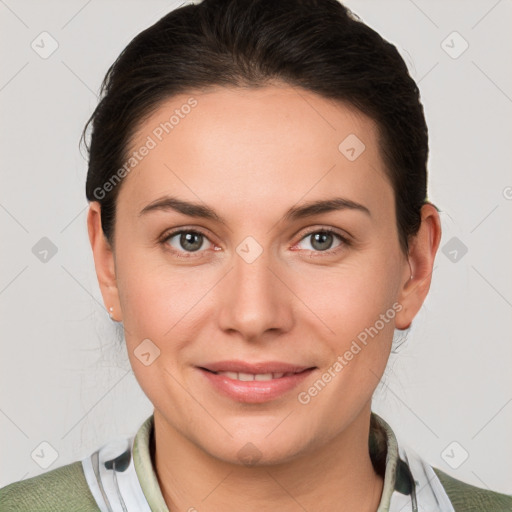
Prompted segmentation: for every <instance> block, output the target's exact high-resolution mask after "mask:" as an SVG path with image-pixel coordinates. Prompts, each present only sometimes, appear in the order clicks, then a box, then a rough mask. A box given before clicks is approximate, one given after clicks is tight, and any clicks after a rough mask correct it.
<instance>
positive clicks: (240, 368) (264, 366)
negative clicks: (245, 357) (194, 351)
mask: <svg viewBox="0 0 512 512" xmlns="http://www.w3.org/2000/svg"><path fill="white" fill-rule="evenodd" d="M199 368H205V369H206V370H210V371H212V372H242V373H253V374H259V373H290V372H293V373H299V372H302V371H304V370H308V369H309V368H315V367H314V366H299V365H295V364H289V363H283V362H281V361H262V362H257V363H248V362H246V361H236V360H235V361H217V362H215V363H207V364H203V365H201V366H199Z"/></svg>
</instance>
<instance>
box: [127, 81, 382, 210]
mask: <svg viewBox="0 0 512 512" xmlns="http://www.w3.org/2000/svg"><path fill="white" fill-rule="evenodd" d="M145 147H146V148H149V149H146V150H143V148H145ZM133 152H138V153H139V156H138V158H137V161H136V162H135V164H136V165H134V166H133V167H131V168H130V172H129V173H128V175H127V176H126V178H125V181H126V182H125V183H124V184H123V187H122V190H121V191H120V196H119V200H121V196H122V195H124V196H130V199H131V201H130V203H132V204H134V205H136V206H137V207H138V206H140V207H143V206H144V205H145V204H146V203H147V202H149V201H151V200H154V199H155V198H156V197H157V196H159V195H163V194H164V193H166V192H167V193H172V194H173V195H177V194H178V195H179V192H182V193H183V194H184V195H186V196H187V197H189V198H193V196H194V194H195V196H197V197H199V198H202V197H204V196H208V197H209V198H211V199H212V200H215V199H216V200H219V201H221V202H224V203H225V202H226V201H227V199H228V197H227V196H226V194H229V195H232V196H233V199H234V198H235V197H244V198H245V204H248V203H250V202H251V201H254V205H255V206H256V205H259V206H261V201H262V200H265V199H270V198H274V199H275V198H277V197H283V196H289V197H290V199H294V201H298V200H299V199H300V198H301V197H303V196H305V195H306V194H309V196H311V197H308V199H312V198H313V196H314V195H315V194H316V195H325V194H327V193H329V192H330V191H332V189H333V187H335V188H337V189H338V191H339V192H340V193H346V195H352V197H351V198H352V199H354V200H357V199H358V198H357V196H359V199H360V200H362V199H363V196H364V195H368V194H372V193H373V194H376V195H379V194H380V195H382V189H383V187H384V188H386V187H387V188H388V189H389V183H388V180H387V178H386V176H385V172H384V167H383V163H382V159H381V156H380V150H379V146H378V129H377V125H376V123H375V122H374V121H373V120H372V119H370V118H369V117H367V116H365V115H364V114H362V113H361V112H359V111H358V110H357V109H355V108H354V107H352V106H351V105H349V104H346V103H341V102H338V101H333V100H329V99H327V98H324V97H321V96H319V95H317V94H315V93H312V92H310V91H305V90H303V89H299V88H295V87H291V86H276V85H272V86H267V87H263V88H259V89H254V88H253V89H242V88H220V87H217V88H213V89H211V90H209V91H207V92H204V91H203V92H195V93H190V94H180V95H176V96H173V97H172V98H169V99H167V100H165V101H164V102H162V103H161V104H160V105H159V107H158V108H157V109H156V110H155V111H154V112H153V113H152V114H151V115H150V116H148V117H147V118H146V119H144V121H143V122H142V123H141V124H140V126H139V127H138V129H137V132H136V134H135V136H134V138H133V139H132V143H131V144H130V148H129V154H130V155H131V154H133ZM142 153H144V155H143V156H141V154H142ZM128 156H129V155H128ZM388 192H389V190H388ZM197 197H195V198H194V199H197ZM139 209H140V208H139Z"/></svg>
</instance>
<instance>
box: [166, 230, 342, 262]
mask: <svg viewBox="0 0 512 512" xmlns="http://www.w3.org/2000/svg"><path fill="white" fill-rule="evenodd" d="M182 233H194V234H197V235H201V236H203V237H205V238H206V239H207V240H208V241H210V243H211V240H210V239H209V238H208V235H206V233H203V232H202V231H201V230H198V229H187V228H185V229H184V228H180V229H177V230H175V231H170V232H167V233H165V234H164V235H163V236H162V238H161V239H160V244H162V245H163V246H164V247H165V248H166V250H169V251H170V252H171V253H173V254H174V255H175V256H177V257H178V258H184V259H188V258H196V257H201V256H202V254H201V253H202V252H204V251H196V252H197V255H196V253H194V252H186V251H177V250H176V249H174V248H171V247H170V245H169V244H168V241H169V240H170V239H171V238H173V237H174V236H176V235H179V234H182ZM316 233H328V234H331V235H334V236H335V237H338V238H339V240H340V241H341V244H340V245H338V246H337V247H335V248H334V249H328V250H326V251H311V250H310V251H308V252H310V253H312V254H321V255H326V256H333V255H335V254H337V253H338V252H339V251H340V250H343V249H344V248H345V247H348V246H350V245H351V242H350V240H349V239H348V238H347V237H345V236H343V235H341V234H340V233H338V231H336V230H334V229H332V228H330V227H325V228H320V229H319V228H316V229H314V230H311V231H308V232H307V233H305V234H304V235H303V236H302V237H301V238H300V240H299V241H298V242H297V244H298V243H300V242H302V240H304V239H305V238H307V237H308V236H310V235H314V234H316ZM297 244H295V245H297ZM184 254H186V256H184Z"/></svg>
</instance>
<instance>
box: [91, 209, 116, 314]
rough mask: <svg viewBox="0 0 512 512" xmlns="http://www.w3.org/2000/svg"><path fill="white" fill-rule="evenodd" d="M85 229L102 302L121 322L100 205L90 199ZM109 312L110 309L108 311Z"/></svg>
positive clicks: (112, 259) (110, 253)
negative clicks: (87, 233)
mask: <svg viewBox="0 0 512 512" xmlns="http://www.w3.org/2000/svg"><path fill="white" fill-rule="evenodd" d="M87 231H88V232H89V241H90V242H91V248H92V252H93V256H94V266H95V267H96V276H97V278H98V283H99V285H100V290H101V295H102V297H103V303H104V304H105V306H106V309H107V311H109V309H110V308H112V319H114V320H116V321H117V322H121V321H122V318H121V307H120V302H119V293H118V289H117V281H116V274H115V261H114V253H113V251H112V248H111V246H110V243H109V242H108V240H107V239H106V237H105V235H104V233H103V228H102V226H101V205H100V203H99V202H98V201H92V202H91V203H90V205H89V211H88V213H87ZM109 312H110V311H109Z"/></svg>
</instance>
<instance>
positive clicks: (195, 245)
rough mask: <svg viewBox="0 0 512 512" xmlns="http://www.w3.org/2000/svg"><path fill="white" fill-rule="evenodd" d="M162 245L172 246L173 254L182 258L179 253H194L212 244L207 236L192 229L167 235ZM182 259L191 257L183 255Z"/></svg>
mask: <svg viewBox="0 0 512 512" xmlns="http://www.w3.org/2000/svg"><path fill="white" fill-rule="evenodd" d="M161 243H163V244H165V245H167V246H170V247H171V250H172V252H174V253H176V254H177V255H178V256H180V254H179V253H182V254H183V253H185V254H186V253H194V252H198V251H200V250H201V249H203V248H204V245H205V243H210V244H211V242H210V240H209V239H208V238H207V236H206V235H205V234H203V233H201V232H200V231H195V230H191V229H187V230H181V231H174V232H172V233H167V234H166V235H165V236H164V238H163V239H162V241H161ZM181 257H185V258H187V257H190V256H187V255H181Z"/></svg>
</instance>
